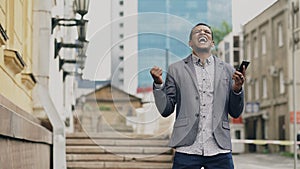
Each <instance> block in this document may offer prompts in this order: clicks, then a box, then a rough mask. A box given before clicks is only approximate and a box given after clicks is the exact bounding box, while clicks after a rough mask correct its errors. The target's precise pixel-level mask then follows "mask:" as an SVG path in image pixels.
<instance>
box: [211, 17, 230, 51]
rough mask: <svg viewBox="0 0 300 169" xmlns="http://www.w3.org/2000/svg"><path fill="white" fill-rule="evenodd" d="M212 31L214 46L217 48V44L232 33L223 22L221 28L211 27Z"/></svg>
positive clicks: (228, 26)
mask: <svg viewBox="0 0 300 169" xmlns="http://www.w3.org/2000/svg"><path fill="white" fill-rule="evenodd" d="M212 31H213V33H214V42H215V46H216V47H217V46H218V44H219V42H220V41H221V40H223V38H224V37H225V36H226V35H227V34H229V33H230V32H231V31H232V28H231V26H230V25H229V24H228V23H227V22H226V21H223V22H222V24H221V27H219V28H216V27H212Z"/></svg>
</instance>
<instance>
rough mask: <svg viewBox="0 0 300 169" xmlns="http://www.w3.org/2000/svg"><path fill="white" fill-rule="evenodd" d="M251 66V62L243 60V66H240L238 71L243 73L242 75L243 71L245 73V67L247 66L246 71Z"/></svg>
mask: <svg viewBox="0 0 300 169" xmlns="http://www.w3.org/2000/svg"><path fill="white" fill-rule="evenodd" d="M249 64H250V62H249V61H245V60H243V62H242V63H241V65H240V67H239V68H238V70H237V71H239V72H241V73H242V71H243V67H244V66H245V70H246V69H247V67H248V65H249Z"/></svg>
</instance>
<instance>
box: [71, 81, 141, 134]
mask: <svg viewBox="0 0 300 169" xmlns="http://www.w3.org/2000/svg"><path fill="white" fill-rule="evenodd" d="M140 107H142V100H141V99H140V98H138V97H136V96H133V95H131V94H129V93H126V92H125V91H123V90H120V89H119V88H117V87H115V86H112V85H111V84H106V85H104V86H102V87H100V88H98V89H95V90H94V91H92V92H90V93H88V94H85V95H82V96H80V97H79V98H78V99H77V104H76V109H75V116H76V120H75V131H77V132H82V131H86V132H88V133H96V132H107V131H116V132H133V127H132V126H131V125H130V124H128V122H127V120H128V119H129V118H131V117H133V116H136V109H137V108H140Z"/></svg>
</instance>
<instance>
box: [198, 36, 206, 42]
mask: <svg viewBox="0 0 300 169" xmlns="http://www.w3.org/2000/svg"><path fill="white" fill-rule="evenodd" d="M199 42H200V43H206V42H207V38H206V37H200V38H199Z"/></svg>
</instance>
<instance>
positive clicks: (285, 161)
mask: <svg viewBox="0 0 300 169" xmlns="http://www.w3.org/2000/svg"><path fill="white" fill-rule="evenodd" d="M233 161H234V166H235V167H234V168H235V169H294V158H292V157H291V158H289V157H283V156H280V155H279V154H255V153H253V154H236V155H233ZM297 169H300V159H298V161H297Z"/></svg>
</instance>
